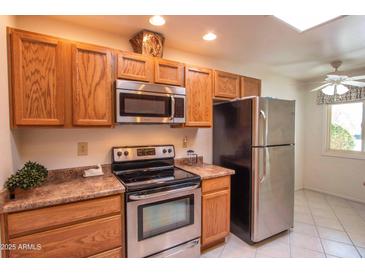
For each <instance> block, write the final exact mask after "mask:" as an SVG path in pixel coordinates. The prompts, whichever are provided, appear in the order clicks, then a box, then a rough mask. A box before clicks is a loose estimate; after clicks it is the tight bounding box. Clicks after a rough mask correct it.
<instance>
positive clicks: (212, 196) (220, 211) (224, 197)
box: [202, 189, 230, 247]
mask: <svg viewBox="0 0 365 274" xmlns="http://www.w3.org/2000/svg"><path fill="white" fill-rule="evenodd" d="M229 229H230V191H229V189H225V190H220V191H216V192H212V193H209V194H204V195H203V196H202V246H203V247H204V246H206V245H209V244H211V243H214V242H215V241H218V240H221V239H224V237H226V236H227V235H228V234H229Z"/></svg>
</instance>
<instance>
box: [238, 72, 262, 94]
mask: <svg viewBox="0 0 365 274" xmlns="http://www.w3.org/2000/svg"><path fill="white" fill-rule="evenodd" d="M247 96H261V80H260V79H256V78H251V77H246V76H242V77H241V97H247Z"/></svg>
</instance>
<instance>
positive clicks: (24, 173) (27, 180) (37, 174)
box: [4, 161, 48, 200]
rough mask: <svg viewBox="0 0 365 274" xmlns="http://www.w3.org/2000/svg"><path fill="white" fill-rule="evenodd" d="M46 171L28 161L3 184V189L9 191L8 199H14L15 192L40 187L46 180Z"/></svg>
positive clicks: (39, 165) (42, 167)
mask: <svg viewBox="0 0 365 274" xmlns="http://www.w3.org/2000/svg"><path fill="white" fill-rule="evenodd" d="M47 176H48V171H47V169H46V168H45V167H44V166H42V165H41V164H38V163H36V162H31V161H28V162H26V163H25V165H24V166H23V167H22V168H21V169H19V170H18V171H17V172H16V173H15V174H13V175H11V176H10V177H9V178H8V180H7V181H6V182H5V185H4V187H5V188H7V189H8V191H9V198H10V199H12V200H13V199H15V190H16V189H17V188H20V189H24V190H25V189H31V188H34V187H37V186H40V185H41V184H42V183H43V182H44V181H45V180H46V178H47Z"/></svg>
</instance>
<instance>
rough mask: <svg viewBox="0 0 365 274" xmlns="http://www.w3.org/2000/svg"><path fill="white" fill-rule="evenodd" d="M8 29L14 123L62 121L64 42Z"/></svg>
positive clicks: (46, 123) (35, 123) (47, 123)
mask: <svg viewBox="0 0 365 274" xmlns="http://www.w3.org/2000/svg"><path fill="white" fill-rule="evenodd" d="M9 33H10V35H11V77H12V81H11V84H12V94H11V96H12V105H11V108H12V115H13V125H14V126H23V125H39V126H42V125H54V126H59V125H63V124H64V120H65V119H64V111H65V86H64V67H63V53H64V45H63V42H62V41H60V40H58V39H56V38H50V37H48V36H43V35H38V34H33V33H28V32H22V31H16V30H10V32H9Z"/></svg>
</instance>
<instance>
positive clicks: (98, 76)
mask: <svg viewBox="0 0 365 274" xmlns="http://www.w3.org/2000/svg"><path fill="white" fill-rule="evenodd" d="M112 86H113V85H112V53H111V50H109V49H107V48H102V47H97V46H91V45H85V44H80V43H77V44H73V45H72V91H73V92H72V98H73V100H72V101H73V124H74V125H77V126H111V125H112V113H113V107H112V92H113V90H112Z"/></svg>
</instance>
